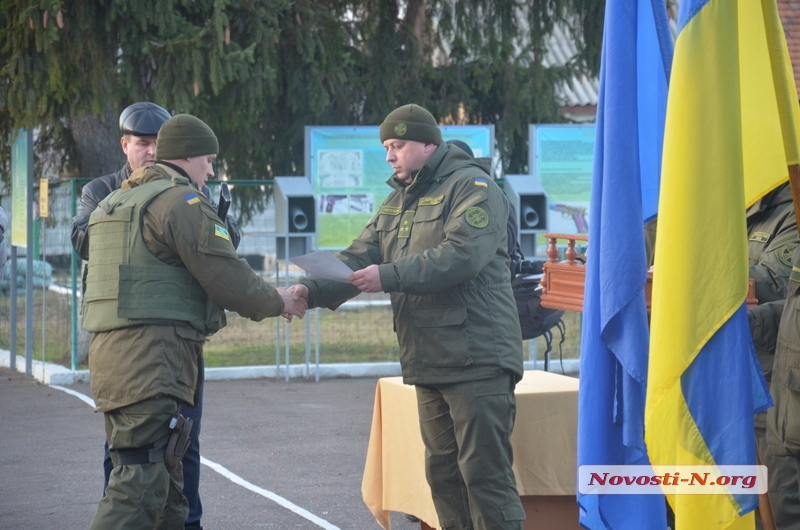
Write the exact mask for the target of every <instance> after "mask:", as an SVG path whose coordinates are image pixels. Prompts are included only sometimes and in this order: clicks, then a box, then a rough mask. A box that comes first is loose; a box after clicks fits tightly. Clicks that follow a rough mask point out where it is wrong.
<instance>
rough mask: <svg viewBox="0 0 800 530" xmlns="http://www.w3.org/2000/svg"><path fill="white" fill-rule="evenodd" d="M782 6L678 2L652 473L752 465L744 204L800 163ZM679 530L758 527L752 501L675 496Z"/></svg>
mask: <svg viewBox="0 0 800 530" xmlns="http://www.w3.org/2000/svg"><path fill="white" fill-rule="evenodd" d="M793 79H794V78H793V76H792V72H791V65H790V63H789V57H788V51H787V47H786V41H785V38H784V35H783V29H782V27H781V24H780V20H779V18H778V13H777V8H776V5H775V0H762V1H755V0H738V1H737V0H682V1H681V5H680V15H679V20H678V37H677V40H676V43H675V57H674V61H673V64H672V73H671V77H670V90H669V98H668V104H667V120H666V127H665V137H664V157H663V169H662V176H661V193H660V199H659V208H658V212H659V220H658V239H657V242H656V255H655V269H654V282H653V301H652V323H651V329H650V331H651V340H650V363H649V369H648V380H647V404H646V415H645V441H646V442H647V450H648V453H649V455H650V460H651V462H652V463H653V465H667V466H674V465H750V464H755V463H756V450H755V439H754V430H753V413H754V412H755V411H758V410H763V409H764V408H766V407H767V406H769V404H770V399H769V394H768V392H767V389H766V388H765V384H764V379H763V377H762V375H761V370H760V367H759V366H758V362H757V360H756V358H755V353H754V351H753V345H752V340H751V338H750V329H749V325H748V321H747V313H746V310H745V306H744V302H745V298H746V295H747V283H748V278H747V275H748V266H747V229H746V223H745V208H746V207H747V206H748V205H750V204H752V203H753V202H755V201H756V200H757V199H758V198H759V197H760V196H762V195H763V194H765V193H766V192H768V191H770V190H771V189H773V188H775V187H776V186H777V185H779V184H780V183H782V182H785V180H786V178H787V176H788V169H787V166H788V165H791V164H796V163H797V162H798V159H799V158H800V157H799V156H798V154H799V153H800V145H799V144H798V134H797V132H798V131H799V130H800V116H798V105H797V93H796V88H795V86H794V82H793ZM668 500H669V502H670V505H671V506H672V508H673V510H674V512H675V522H676V529H677V530H689V529H695V528H703V529H704V530H706V529H707V530H713V529H722V528H729V529H734V528H736V529H738V528H753V524H754V518H753V514H752V511H753V510H754V509H755V507H756V506H757V503H758V499H757V497H756V496H755V495H744V496H734V495H668Z"/></svg>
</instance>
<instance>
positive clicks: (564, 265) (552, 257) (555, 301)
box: [541, 234, 758, 313]
mask: <svg viewBox="0 0 800 530" xmlns="http://www.w3.org/2000/svg"><path fill="white" fill-rule="evenodd" d="M544 237H546V238H547V240H548V244H547V262H545V264H544V265H543V267H542V273H543V275H542V282H541V284H542V305H543V306H545V307H549V308H550V309H564V310H566V311H576V312H578V313H580V312H582V311H583V292H584V287H585V285H586V267H584V264H585V263H586V254H583V255H581V256H578V251H577V249H576V248H575V242H576V241H586V242H587V243H588V241H589V237H588V236H586V235H585V234H544ZM559 240H566V241H567V249H566V251H565V253H564V257H565V258H566V259H564V260H563V261H559V260H558V255H559V251H558V246H557V244H558V241H559ZM652 295H653V271H652V270H650V271H647V281H646V282H645V284H644V299H645V304H646V305H647V312H648V313H649V312H650V301H651V298H652ZM756 305H758V300H757V299H756V287H755V281H754V280H753V279H752V278H750V279H749V289H748V291H747V307H753V306H756Z"/></svg>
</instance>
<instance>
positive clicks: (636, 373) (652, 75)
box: [578, 0, 672, 530]
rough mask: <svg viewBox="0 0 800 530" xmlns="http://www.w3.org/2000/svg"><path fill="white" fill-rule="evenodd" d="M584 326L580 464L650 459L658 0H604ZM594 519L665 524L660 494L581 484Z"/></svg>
mask: <svg viewBox="0 0 800 530" xmlns="http://www.w3.org/2000/svg"><path fill="white" fill-rule="evenodd" d="M604 31H605V33H604V35H603V53H602V59H601V68H600V97H599V101H598V109H597V127H596V130H597V136H596V139H595V152H594V170H593V175H592V195H591V207H590V215H591V221H590V223H589V259H588V261H587V264H586V290H585V297H584V308H583V327H582V336H581V377H580V391H579V394H578V402H579V408H578V465H579V466H583V465H647V464H648V463H649V461H648V457H647V450H646V448H645V444H644V405H645V387H646V381H647V347H648V341H649V332H648V322H647V311H646V308H645V297H644V286H645V281H646V279H647V259H646V256H645V249H644V245H643V241H644V229H643V226H644V220H645V219H648V218H650V217H652V216H653V215H655V209H656V205H657V202H658V189H659V184H658V180H659V175H660V171H661V145H662V142H663V137H664V136H663V135H664V119H665V113H666V104H667V82H668V79H669V71H670V66H671V63H672V38H671V36H670V33H669V26H668V22H667V12H666V7H665V4H664V2H663V1H660V0H652V1H651V0H634V1H630V0H608V1H607V2H606V13H605V30H604ZM578 503H579V505H580V508H581V515H580V522H581V524H582V525H583V526H584V527H585V528H589V529H592V530H594V529H618V530H619V529H630V530H648V529H654V530H655V529H658V530H663V529H664V528H665V526H666V503H665V501H664V497H663V496H661V495H597V494H585V495H584V494H579V495H578Z"/></svg>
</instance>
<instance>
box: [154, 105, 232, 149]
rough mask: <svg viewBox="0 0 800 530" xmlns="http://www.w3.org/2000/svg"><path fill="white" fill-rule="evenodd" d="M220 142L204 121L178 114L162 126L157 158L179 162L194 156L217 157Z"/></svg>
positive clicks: (189, 115)
mask: <svg viewBox="0 0 800 530" xmlns="http://www.w3.org/2000/svg"><path fill="white" fill-rule="evenodd" d="M217 153H219V142H218V141H217V137H216V135H215V134H214V131H212V130H211V127H209V126H208V125H206V124H205V123H204V122H203V120H201V119H199V118H195V117H194V116H192V115H191V114H177V115H175V116H173V117H171V118H170V119H168V120H167V121H165V122H164V125H162V126H161V129H159V130H158V138H157V139H156V158H158V159H159V160H178V159H179V158H191V157H193V156H203V155H216V154H217Z"/></svg>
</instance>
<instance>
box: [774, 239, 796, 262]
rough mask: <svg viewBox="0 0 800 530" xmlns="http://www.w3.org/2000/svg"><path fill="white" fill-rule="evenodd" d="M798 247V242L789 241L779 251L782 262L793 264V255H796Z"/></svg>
mask: <svg viewBox="0 0 800 530" xmlns="http://www.w3.org/2000/svg"><path fill="white" fill-rule="evenodd" d="M796 248H797V243H789V244H788V245H784V246H783V248H781V249H780V250H779V251H778V259H779V260H781V263H783V264H784V265H785V266H786V267H791V266H792V256H794V249H796Z"/></svg>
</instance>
